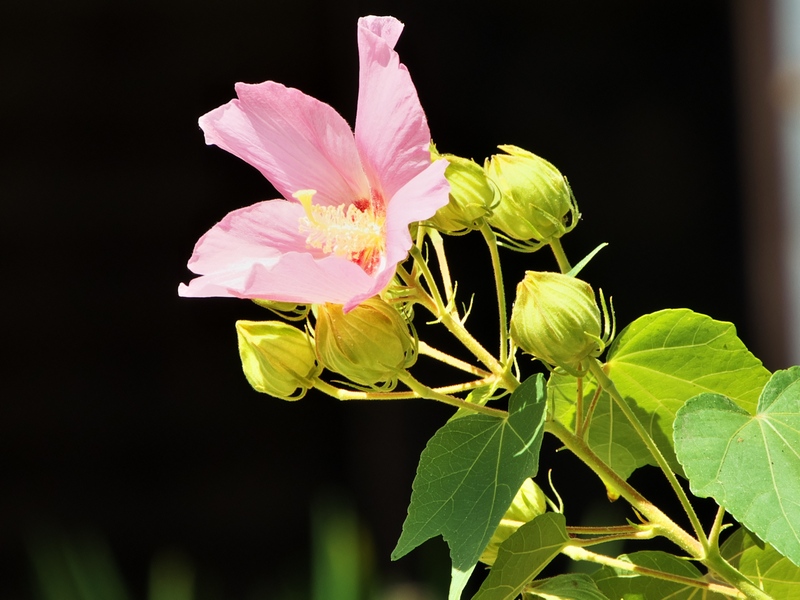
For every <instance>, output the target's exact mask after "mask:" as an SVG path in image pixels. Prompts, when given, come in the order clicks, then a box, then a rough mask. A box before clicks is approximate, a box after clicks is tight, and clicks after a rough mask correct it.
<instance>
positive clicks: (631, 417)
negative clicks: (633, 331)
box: [589, 360, 708, 558]
mask: <svg viewBox="0 0 800 600" xmlns="http://www.w3.org/2000/svg"><path fill="white" fill-rule="evenodd" d="M589 370H590V371H591V372H592V375H594V376H595V379H596V380H597V383H598V385H599V386H600V387H602V388H603V389H604V390H605V391H606V392H608V393H609V395H610V396H611V397H612V398H613V399H614V402H615V403H616V405H617V406H618V407H619V408H620V410H622V412H623V414H624V415H625V417H627V419H628V421H629V422H630V424H631V425H632V426H633V428H634V429H635V430H636V433H638V434H639V437H640V438H641V439H642V441H643V442H644V444H645V446H647V449H648V450H649V451H650V454H652V455H653V458H654V459H655V460H656V462H657V463H658V466H659V467H660V468H661V470H662V471H663V473H664V476H665V477H666V478H667V481H669V484H670V486H672V489H673V490H674V492H675V495H676V496H678V500H680V503H681V506H683V510H684V511H685V512H686V515H687V516H688V517H689V521H690V522H691V524H692V529H694V533H695V535H696V536H697V539H698V540H700V544H701V545H702V546H703V548H704V549H705V548H707V547H708V539H707V538H706V534H705V532H704V531H703V526H702V525H701V524H700V519H698V518H697V513H695V511H694V508H693V507H692V504H691V502H689V497H688V496H687V495H686V492H685V491H684V490H683V488H682V487H681V484H680V482H678V478H677V477H676V476H675V473H674V472H673V471H672V467H670V466H669V463H668V462H667V459H666V458H664V455H663V454H662V453H661V450H659V448H658V446H657V445H656V443H655V442H654V441H653V438H652V437H651V436H650V434H649V433H648V432H647V430H646V429H645V428H644V425H642V423H641V422H640V421H639V418H638V417H637V416H636V414H635V413H634V412H633V410H632V409H631V407H630V406H628V403H627V402H625V399H624V398H623V397H622V395H621V394H620V393H619V391H618V390H617V387H616V386H615V385H614V382H613V381H611V379H610V378H609V377H608V375H606V373H605V371H603V367H602V365H601V364H600V362H599V361H597V360H593V361H591V362H590V363H589ZM703 554H705V552H704V553H703ZM699 558H702V555H701V556H700V557H699Z"/></svg>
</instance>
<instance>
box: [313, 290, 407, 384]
mask: <svg viewBox="0 0 800 600" xmlns="http://www.w3.org/2000/svg"><path fill="white" fill-rule="evenodd" d="M316 316H317V324H316V327H315V329H314V338H315V339H316V346H317V357H318V358H319V360H320V362H321V363H322V364H323V365H324V366H325V368H327V369H330V370H331V371H335V372H337V373H341V374H342V375H344V376H345V377H347V378H348V379H350V380H352V381H354V382H356V383H358V384H361V385H367V386H371V385H375V384H377V383H380V382H388V383H389V384H390V385H393V384H394V383H396V381H397V377H398V375H399V374H400V373H401V372H402V371H405V370H406V369H407V368H408V367H410V366H411V365H412V364H414V361H415V360H416V341H415V339H414V337H412V335H411V333H410V332H409V326H408V324H407V323H406V321H405V319H404V318H403V316H402V315H401V314H400V313H399V312H398V311H397V310H396V309H395V308H394V307H392V306H391V305H389V304H388V303H386V302H385V301H383V300H381V299H380V298H377V297H375V298H370V299H369V300H367V301H366V302H362V303H361V304H359V305H358V306H357V307H355V308H354V309H353V310H351V311H350V312H347V313H345V312H344V311H343V310H342V306H341V305H339V304H324V305H321V306H319V307H318V310H317V315H316Z"/></svg>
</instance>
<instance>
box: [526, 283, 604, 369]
mask: <svg viewBox="0 0 800 600" xmlns="http://www.w3.org/2000/svg"><path fill="white" fill-rule="evenodd" d="M601 333H602V331H601V326H600V308H599V307H598V306H597V302H596V300H595V295H594V290H592V287H591V286H590V285H589V284H588V283H586V282H585V281H581V280H580V279H575V278H574V277H570V276H569V275H562V274H561V273H548V272H538V271H527V272H526V273H525V278H524V279H523V280H522V281H521V282H520V283H519V285H518V286H517V297H516V300H515V301H514V308H513V310H512V311H511V338H512V339H513V340H514V342H515V343H516V344H517V346H519V347H520V348H522V349H523V350H524V351H525V352H528V353H530V354H533V355H534V356H535V357H537V358H539V359H541V360H543V361H544V362H546V363H548V364H550V365H553V366H556V367H561V368H562V369H564V370H565V371H566V372H567V373H569V374H571V375H575V376H580V375H582V374H583V373H585V371H586V369H587V368H588V365H583V364H582V363H583V361H584V360H585V359H586V358H587V357H589V356H597V355H599V354H600V353H601V352H602V351H603V348H604V347H605V343H604V342H603V340H602V339H601V338H600V335H601Z"/></svg>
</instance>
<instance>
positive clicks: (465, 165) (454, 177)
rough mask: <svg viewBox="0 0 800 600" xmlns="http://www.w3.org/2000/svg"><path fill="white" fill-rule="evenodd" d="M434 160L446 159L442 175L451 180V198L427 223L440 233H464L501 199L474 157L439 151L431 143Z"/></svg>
mask: <svg viewBox="0 0 800 600" xmlns="http://www.w3.org/2000/svg"><path fill="white" fill-rule="evenodd" d="M431 158H432V159H433V160H447V162H448V163H449V164H448V166H447V169H445V171H444V176H445V177H446V178H447V181H448V183H449V184H450V201H449V202H448V203H447V204H446V205H445V206H443V207H442V208H440V209H439V210H437V211H436V214H435V215H434V216H433V217H432V218H431V219H430V220H429V221H428V224H429V225H431V226H432V227H435V228H436V229H438V230H439V231H441V232H443V233H449V234H457V233H465V232H467V231H471V230H473V229H477V228H479V227H480V226H481V224H482V223H483V221H484V219H485V218H486V217H487V216H488V215H490V214H491V212H492V207H493V206H494V205H495V204H497V202H498V201H499V199H500V191H499V189H498V188H497V185H496V184H495V183H494V182H492V181H491V180H489V178H488V177H487V176H486V171H484V170H483V167H481V166H480V165H479V164H478V163H476V162H475V161H474V160H469V159H466V158H461V157H460V156H455V155H453V154H439V153H438V152H437V151H436V148H435V147H434V146H431Z"/></svg>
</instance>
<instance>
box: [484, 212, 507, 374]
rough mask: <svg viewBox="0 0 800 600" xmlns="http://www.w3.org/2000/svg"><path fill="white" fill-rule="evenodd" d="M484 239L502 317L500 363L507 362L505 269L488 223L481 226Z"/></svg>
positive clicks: (495, 239) (495, 237)
mask: <svg viewBox="0 0 800 600" xmlns="http://www.w3.org/2000/svg"><path fill="white" fill-rule="evenodd" d="M481 233H482V234H483V239H484V240H486V245H487V246H489V254H490V255H491V257H492V269H493V271H494V287H495V291H496V292H497V311H498V313H499V317H500V363H501V364H505V363H506V360H507V359H508V316H507V314H506V291H505V286H504V285H503V270H502V268H501V265H500V253H499V252H498V251H497V235H495V233H494V231H493V230H492V228H491V227H489V224H488V223H484V224H483V225H482V226H481Z"/></svg>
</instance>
